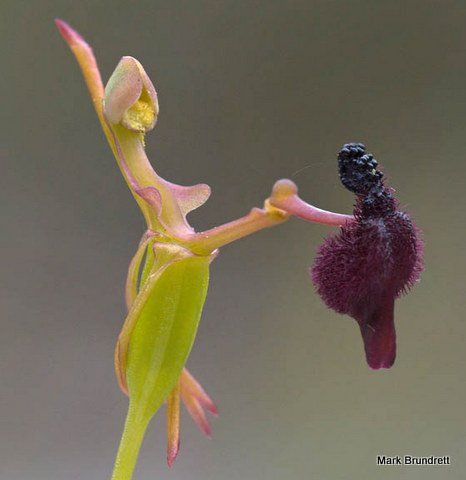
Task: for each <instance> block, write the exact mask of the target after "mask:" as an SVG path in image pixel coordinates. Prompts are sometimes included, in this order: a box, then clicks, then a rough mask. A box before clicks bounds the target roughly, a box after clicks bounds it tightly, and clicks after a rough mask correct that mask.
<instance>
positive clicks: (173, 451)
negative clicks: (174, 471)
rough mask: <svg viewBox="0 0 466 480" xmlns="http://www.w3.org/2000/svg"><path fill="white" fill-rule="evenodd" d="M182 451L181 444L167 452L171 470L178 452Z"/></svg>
mask: <svg viewBox="0 0 466 480" xmlns="http://www.w3.org/2000/svg"><path fill="white" fill-rule="evenodd" d="M179 451H180V442H179V441H178V444H177V445H176V447H174V448H169V450H168V452H167V465H168V467H169V468H171V467H172V466H173V464H174V463H175V460H176V457H177V456H178V452H179Z"/></svg>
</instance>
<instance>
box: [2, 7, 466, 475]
mask: <svg viewBox="0 0 466 480" xmlns="http://www.w3.org/2000/svg"><path fill="white" fill-rule="evenodd" d="M0 13H1V19H0V22H1V24H0V32H1V33H0V39H1V43H0V45H1V47H0V51H1V75H0V86H1V90H0V91H1V92H2V96H1V108H0V112H1V113H0V117H1V123H2V124H1V129H0V140H1V141H0V160H1V177H0V178H1V189H0V195H1V198H0V209H1V225H2V227H1V250H0V252H1V274H0V275H1V278H0V296H1V316H0V326H1V336H0V357H1V364H2V368H1V370H0V385H1V390H0V435H1V436H0V442H1V445H0V479H1V480H78V479H79V480H104V479H108V478H109V476H110V471H111V467H112V463H113V459H114V454H115V451H116V448H117V443H118V440H119V435H120V432H121V428H122V423H123V418H124V414H125V409H126V399H125V398H124V396H123V395H122V394H121V393H120V392H119V390H118V387H117V383H116V380H115V378H114V373H113V364H112V356H113V347H114V342H115V339H116V336H117V334H118V331H119V328H120V326H121V323H122V320H123V317H124V304H123V286H124V278H125V274H126V268H127V265H128V262H129V259H130V257H131V255H132V253H133V252H134V250H135V247H136V245H137V242H138V240H139V237H140V235H141V234H142V232H143V228H144V225H143V222H142V217H141V215H140V214H139V212H138V210H137V208H136V205H135V203H134V201H133V200H132V198H131V197H130V195H129V193H128V191H127V190H126V186H125V185H124V182H123V181H122V179H121V178H120V174H119V172H118V169H117V167H116V165H115V162H114V160H113V158H112V156H111V153H110V151H109V149H108V147H107V145H106V143H105V141H104V138H103V135H102V133H101V131H100V127H99V125H98V123H97V120H96V117H95V114H94V112H93V110H92V106H91V103H90V101H89V98H88V94H87V91H86V90H85V87H84V84H83V81H82V78H81V76H80V73H79V71H78V69H77V66H76V64H75V61H74V59H73V58H72V56H71V54H70V52H69V51H68V49H67V47H66V45H65V44H64V42H63V41H62V39H61V38H60V36H59V35H58V33H57V31H56V30H55V26H54V24H53V18H54V17H62V18H64V19H66V20H67V21H69V22H70V23H71V24H72V25H73V26H75V27H76V28H77V29H78V30H80V31H81V33H82V34H83V35H84V36H85V37H86V38H87V39H88V40H89V42H91V43H92V45H93V46H94V50H95V53H96V55H97V58H98V60H99V63H100V65H101V68H102V72H103V75H104V77H105V78H108V76H109V75H110V73H111V71H112V69H113V68H114V66H115V65H116V63H117V62H118V60H119V58H120V56H122V55H133V56H135V57H137V58H138V59H139V60H140V61H141V62H142V63H143V65H144V66H145V67H146V70H147V72H148V73H149V75H150V76H151V78H152V79H153V81H154V83H155V85H156V88H157V90H158V92H159V99H160V106H161V113H160V117H159V123H158V126H157V128H156V130H155V131H154V132H153V133H152V134H151V135H150V136H148V139H147V150H148V153H149V156H150V158H151V159H152V162H153V164H154V165H155V167H156V168H157V170H158V172H159V173H160V174H161V175H162V176H164V177H166V178H167V179H169V180H172V181H175V182H178V183H181V184H193V183H197V182H201V181H203V182H207V183H209V184H210V185H211V186H212V188H213V195H212V197H211V199H210V200H209V202H208V203H207V204H206V205H205V206H204V207H203V208H202V209H200V210H199V211H197V212H195V213H194V214H192V215H191V219H192V221H193V223H194V224H195V225H196V227H198V228H199V229H205V228H208V227H211V226H214V225H217V224H219V223H221V222H224V221H227V220H230V219H233V218H236V217H238V216H240V215H243V214H244V213H246V212H247V211H248V210H249V209H250V208H251V207H253V206H260V205H261V203H262V201H263V199H264V198H266V196H267V195H268V193H269V191H270V188H271V186H272V184H273V182H274V181H275V180H276V179H278V178H281V177H290V178H293V180H294V181H296V182H297V183H298V185H299V187H300V192H301V194H302V196H303V197H304V198H306V199H307V200H309V201H311V202H312V203H314V204H316V205H318V206H320V207H322V208H326V209H332V210H336V211H340V212H350V211H351V206H352V202H353V198H352V196H351V195H350V194H349V192H346V191H345V190H344V189H343V188H342V187H341V186H340V185H339V182H338V178H337V173H336V165H335V155H336V152H337V151H338V150H339V148H340V146H341V145H342V144H343V143H345V142H348V141H363V142H365V143H366V144H367V146H368V148H369V150H370V151H371V152H373V153H374V154H375V155H376V158H377V159H378V160H379V162H380V163H381V164H382V165H383V166H384V168H385V171H386V172H387V174H388V177H389V179H390V181H391V184H392V185H393V186H394V187H395V188H396V189H397V191H398V192H399V198H400V201H401V203H402V204H403V205H405V206H406V208H407V209H408V210H409V211H410V212H411V213H412V214H413V216H414V218H415V219H416V220H417V222H418V224H419V225H420V226H421V227H422V228H423V230H424V236H425V241H426V271H425V273H424V274H423V276H422V281H421V283H420V284H419V285H418V286H416V288H415V289H414V290H413V292H412V294H410V295H409V296H407V297H406V298H403V299H402V300H401V301H399V302H398V303H397V307H396V316H397V330H398V337H399V342H398V358H397V361H396V364H395V366H394V367H393V368H392V369H391V370H389V371H377V372H374V371H371V370H370V369H369V368H368V367H367V366H366V364H365V361H364V356H363V351H362V342H361V339H360V335H359V332H358V329H357V327H356V324H355V323H354V322H353V321H352V320H351V319H349V318H346V317H342V316H339V315H337V314H335V313H334V312H332V311H329V310H327V309H326V308H325V306H324V305H323V304H322V303H321V301H320V300H319V298H318V297H317V296H316V295H315V293H314V292H313V287H312V284H311V283H310V281H309V278H308V273H307V270H308V266H309V265H310V263H311V262H312V258H313V256H314V254H315V249H316V247H317V246H318V245H319V243H320V242H321V241H322V238H323V237H324V236H325V235H327V234H328V233H329V229H328V228H325V227H321V226H315V225H311V224H306V223H304V222H302V221H299V220H295V219H293V220H291V221H290V222H288V223H287V224H285V225H282V226H279V227H277V228H275V229H272V230H269V231H264V232H261V233H259V234H257V235H255V236H253V237H250V238H247V239H244V240H242V241H240V242H238V243H236V244H234V245H231V246H228V247H225V248H224V249H222V252H221V254H220V256H219V258H218V259H217V260H216V261H215V262H214V264H213V266H212V284H211V288H210V291H209V295H208V299H207V304H206V308H205V312H204V315H203V319H202V322H201V326H200V330H199V334H198V338H197V342H196V344H195V347H194V349H193V352H192V355H191V358H190V360H189V367H190V368H191V369H192V371H193V373H194V374H195V375H196V376H197V377H198V378H199V379H200V380H201V381H202V383H203V384H204V385H205V386H206V388H207V390H208V391H209V392H210V393H211V395H212V396H213V398H214V399H215V401H216V402H217V403H218V405H219V409H220V412H221V415H220V418H219V419H217V420H214V421H213V428H214V439H213V440H212V441H208V440H205V439H204V438H203V437H202V436H201V434H200V433H198V431H197V429H196V427H195V426H194V424H193V423H192V421H191V420H190V418H189V417H188V415H187V414H186V412H184V413H183V418H182V446H181V452H180V457H179V459H178V460H177V462H176V464H175V466H174V468H173V469H172V470H168V469H167V467H166V465H165V418H164V414H163V412H162V413H161V414H160V415H158V416H157V418H156V419H155V421H154V422H153V423H152V425H151V426H150V429H149V433H148V436H147V437H146V441H145V443H144V446H143V450H142V454H141V458H140V463H139V466H138V469H137V472H136V476H135V480H152V479H167V480H169V479H173V480H175V479H176V480H178V479H180V480H181V479H182V480H201V479H202V480H282V479H293V480H294V479H296V480H301V479H302V480H307V479H319V480H348V479H355V480H356V479H357V480H373V479H377V480H378V479H409V480H415V479H423V480H430V479H448V480H450V479H454V480H460V479H463V478H465V477H466V459H465V447H466V433H465V432H466V421H465V414H466V413H465V403H466V402H465V400H466V398H465V397H466V386H465V360H466V350H465V336H466V323H465V321H464V307H465V305H464V303H465V302H464V298H465V292H464V271H465V257H466V255H465V249H464V234H465V228H464V220H465V216H464V189H465V171H466V164H465V148H464V146H465V134H466V29H465V25H466V2H465V1H456V2H454V1H437V2H432V1H320V2H319V1H280V2H279V1H262V2H259V1H168V0H164V1H162V0H150V1H149V0H148V1H139V2H138V1H119V0H118V1H111V0H104V1H71V0H70V1H52V0H44V1H21V0H15V1H12V0H8V1H6V2H5V0H4V1H3V2H2V3H1V6H0ZM377 454H386V455H396V454H400V455H403V454H413V455H431V454H434V455H451V457H452V462H453V464H452V465H451V466H450V467H407V466H405V467H377V466H376V455H377Z"/></svg>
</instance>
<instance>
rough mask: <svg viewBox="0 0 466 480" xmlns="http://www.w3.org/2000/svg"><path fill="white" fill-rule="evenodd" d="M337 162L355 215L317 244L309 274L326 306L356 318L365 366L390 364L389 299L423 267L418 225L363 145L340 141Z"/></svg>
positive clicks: (392, 341) (392, 346)
mask: <svg viewBox="0 0 466 480" xmlns="http://www.w3.org/2000/svg"><path fill="white" fill-rule="evenodd" d="M338 164H339V170H340V178H341V181H342V183H343V185H344V186H345V187H346V188H347V189H348V190H350V191H352V192H353V193H355V194H356V205H355V207H354V217H355V221H354V222H349V223H347V224H346V225H345V226H343V227H342V228H341V230H340V232H339V233H338V234H336V235H332V236H330V237H328V238H327V239H326V240H325V242H324V244H323V245H322V246H321V247H320V248H319V250H318V254H317V257H316V260H315V263H314V266H313V267H312V272H311V274H312V280H313V282H314V285H315V287H316V289H317V292H318V293H319V295H320V296H321V297H322V299H323V300H324V302H325V303H326V305H327V306H328V307H330V308H331V309H333V310H335V311H336V312H338V313H343V314H347V315H350V316H351V317H353V318H354V319H355V320H356V321H357V322H358V324H359V328H360V330H361V335H362V339H363V342H364V348H365V352H366V359H367V363H368V364H369V366H370V367H371V368H373V369H379V368H390V367H391V366H392V365H393V363H394V361H395V356H396V334H395V324H394V303H395V299H396V298H398V297H399V296H400V295H402V294H403V293H406V292H407V291H408V290H409V289H410V287H411V286H412V285H413V284H414V283H415V282H416V281H417V280H418V279H419V276H420V273H421V271H422V268H423V264H422V251H423V248H422V241H421V238H420V231H419V229H418V228H417V227H416V225H415V224H414V222H413V221H412V220H411V219H410V217H409V215H408V214H407V213H404V212H402V211H400V210H399V205H398V202H397V200H396V199H395V197H394V190H393V189H391V188H389V187H388V186H386V185H385V183H384V180H383V173H382V172H380V171H379V170H377V161H376V160H375V159H374V158H373V156H372V155H370V154H366V152H365V147H364V145H362V144H360V143H356V144H354V143H353V144H347V145H344V146H343V149H342V150H341V151H340V153H339V155H338Z"/></svg>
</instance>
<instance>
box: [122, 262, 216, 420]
mask: <svg viewBox="0 0 466 480" xmlns="http://www.w3.org/2000/svg"><path fill="white" fill-rule="evenodd" d="M209 264H210V257H200V256H188V257H186V258H182V259H180V260H174V261H173V262H171V263H169V264H168V265H167V266H164V267H161V269H163V271H162V272H161V273H160V272H159V271H156V272H155V273H153V274H152V275H150V276H149V277H148V279H147V282H146V285H145V286H144V287H143V290H142V293H143V294H144V293H146V292H145V290H146V289H149V292H147V300H146V301H145V302H144V304H143V305H142V306H141V307H140V308H139V310H140V311H139V315H138V319H137V321H136V323H135V326H134V329H133V331H132V333H131V340H130V343H129V348H128V358H127V367H126V378H127V382H128V388H129V395H130V398H131V400H132V401H133V402H137V403H140V404H143V405H144V409H145V413H146V414H147V415H153V414H154V413H155V412H156V411H157V409H158V408H159V407H160V405H161V404H162V403H163V401H164V400H165V398H166V397H167V395H168V394H169V393H170V391H171V390H172V389H173V387H174V386H175V383H176V381H177V380H178V378H179V376H180V374H181V370H182V368H183V366H184V364H185V362H186V359H187V357H188V355H189V352H190V351H191V347H192V345H193V342H194V338H195V336H196V331H197V326H198V323H199V319H200V316H201V312H202V307H203V305H204V301H205V297H206V293H207V287H208V282H209ZM159 270H160V269H159Z"/></svg>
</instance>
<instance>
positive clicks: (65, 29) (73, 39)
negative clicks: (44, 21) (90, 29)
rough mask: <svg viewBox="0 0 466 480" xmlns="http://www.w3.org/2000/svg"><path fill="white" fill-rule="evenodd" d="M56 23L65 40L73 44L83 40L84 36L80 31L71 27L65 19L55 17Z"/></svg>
mask: <svg viewBox="0 0 466 480" xmlns="http://www.w3.org/2000/svg"><path fill="white" fill-rule="evenodd" d="M55 25H56V26H57V28H58V31H59V32H60V34H61V36H62V37H63V39H64V40H65V42H66V43H68V44H69V45H72V44H74V43H77V42H83V41H84V40H83V38H82V37H81V35H79V33H78V32H77V31H76V30H74V29H73V28H71V27H70V26H69V25H68V24H67V23H66V22H65V21H64V20H60V19H59V18H56V19H55Z"/></svg>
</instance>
